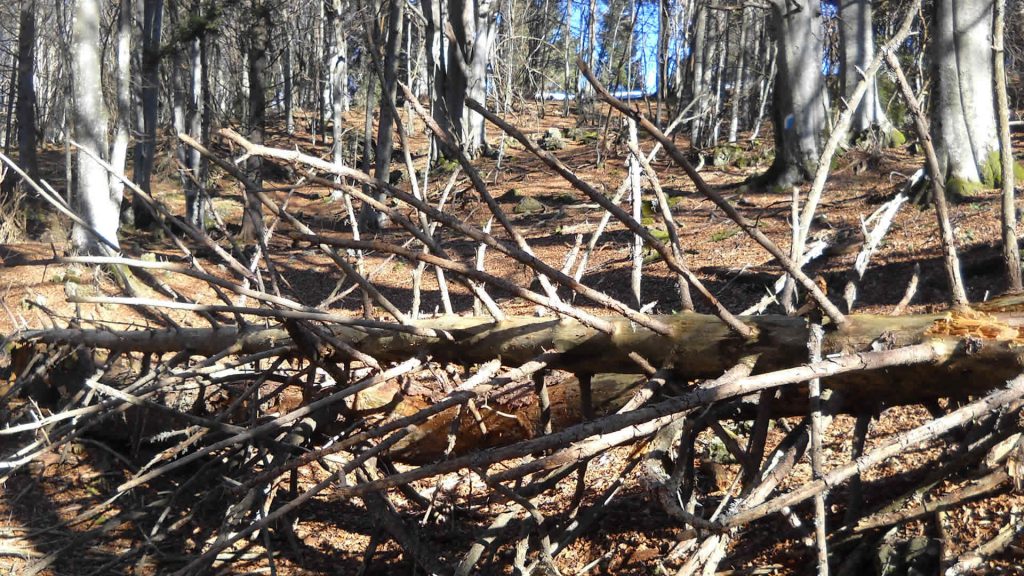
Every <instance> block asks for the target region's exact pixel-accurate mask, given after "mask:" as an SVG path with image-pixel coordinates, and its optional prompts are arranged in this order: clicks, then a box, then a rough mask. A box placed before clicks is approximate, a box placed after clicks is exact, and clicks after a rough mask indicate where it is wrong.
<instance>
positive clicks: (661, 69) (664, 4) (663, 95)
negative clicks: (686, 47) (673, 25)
mask: <svg viewBox="0 0 1024 576" xmlns="http://www.w3.org/2000/svg"><path fill="white" fill-rule="evenodd" d="M669 4H670V0H659V2H658V79H657V83H658V92H657V94H658V107H657V108H656V109H655V110H656V111H655V114H654V119H655V125H656V126H658V128H663V127H664V122H663V121H662V117H661V115H662V110H663V109H664V108H665V106H666V100H667V99H668V39H669V35H670V33H671V31H670V30H669Z"/></svg>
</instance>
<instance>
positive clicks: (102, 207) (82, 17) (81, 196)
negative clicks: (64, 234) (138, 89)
mask: <svg viewBox="0 0 1024 576" xmlns="http://www.w3.org/2000/svg"><path fill="white" fill-rule="evenodd" d="M103 10H104V7H103V2H102V0H76V2H75V17H74V20H73V24H72V28H71V45H72V54H73V66H74V71H73V74H72V83H73V93H74V98H75V103H74V115H75V140H77V142H78V144H79V145H80V146H81V147H82V149H83V150H84V151H88V152H89V153H91V154H93V155H95V156H96V157H98V158H103V157H105V156H106V154H107V111H106V108H105V107H104V104H103V87H102V75H101V70H100V65H101V54H100V20H101V17H102V14H103ZM84 151H80V152H79V154H78V158H77V160H78V162H77V166H78V168H77V182H76V184H77V186H76V190H75V206H76V208H77V211H78V215H79V216H81V218H82V219H83V220H84V221H85V223H86V224H88V225H89V226H91V227H92V229H93V231H95V233H96V234H98V235H99V236H100V237H102V238H103V240H105V243H104V242H103V241H100V240H99V239H97V238H96V236H95V235H94V234H93V232H92V231H90V230H88V229H87V228H85V227H83V226H82V225H79V224H75V228H74V233H73V235H72V242H73V244H74V247H75V250H76V251H78V252H81V253H85V254H102V253H104V252H105V251H106V246H104V244H108V245H110V246H113V247H117V246H118V243H117V228H118V224H119V215H120V212H119V209H120V205H121V198H120V197H119V196H114V195H113V194H112V192H111V190H110V186H109V185H108V182H107V171H106V169H104V168H103V166H101V165H100V164H99V163H98V162H96V161H95V160H94V159H93V158H91V157H90V156H89V154H87V153H85V152H84Z"/></svg>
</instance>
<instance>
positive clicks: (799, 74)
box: [755, 0, 825, 187]
mask: <svg viewBox="0 0 1024 576" xmlns="http://www.w3.org/2000/svg"><path fill="white" fill-rule="evenodd" d="M771 22H772V25H773V26H774V28H775V42H776V45H777V52H776V59H777V70H778V71H777V73H776V76H775V91H774V93H775V97H774V102H773V106H772V119H773V121H774V124H775V161H774V162H773V163H772V166H771V167H770V168H769V169H768V171H767V172H766V173H765V174H763V175H762V176H761V177H759V178H758V179H756V180H755V181H756V182H757V183H759V184H761V185H766V186H770V187H788V186H790V185H792V184H796V183H799V182H802V181H804V180H809V179H811V178H813V177H814V169H815V168H816V167H817V164H818V156H819V155H820V154H821V134H822V130H823V129H824V127H825V102H824V97H825V79H824V76H823V75H822V72H821V62H822V56H823V53H824V46H823V44H822V37H823V31H822V26H821V11H820V8H819V6H818V3H817V2H814V1H810V0H799V1H798V0H773V1H772V2H771Z"/></svg>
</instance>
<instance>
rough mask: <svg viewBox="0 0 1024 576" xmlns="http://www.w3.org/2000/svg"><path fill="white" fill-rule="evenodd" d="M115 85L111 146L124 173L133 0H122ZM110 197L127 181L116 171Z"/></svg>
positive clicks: (113, 157) (120, 192)
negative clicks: (114, 116)
mask: <svg viewBox="0 0 1024 576" xmlns="http://www.w3.org/2000/svg"><path fill="white" fill-rule="evenodd" d="M114 65H115V66H116V71H115V74H114V80H115V82H114V89H115V95H116V99H117V116H116V120H115V122H114V141H113V142H112V143H111V146H110V165H111V166H112V167H113V168H114V170H116V171H118V172H120V173H122V174H124V172H125V162H126V161H127V159H128V137H129V132H130V131H131V107H132V101H131V97H132V86H131V84H132V72H131V68H132V3H131V0H120V3H119V6H118V12H117V39H116V56H115V59H114ZM108 180H109V186H110V194H111V197H114V196H116V197H117V198H118V199H119V201H118V203H119V204H120V199H121V198H123V196H124V182H122V181H121V179H120V178H118V177H117V176H115V175H114V174H110V175H108ZM119 210H120V208H119Z"/></svg>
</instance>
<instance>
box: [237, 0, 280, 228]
mask: <svg viewBox="0 0 1024 576" xmlns="http://www.w3.org/2000/svg"><path fill="white" fill-rule="evenodd" d="M250 6H251V9H252V13H251V14H250V18H251V20H250V23H249V38H248V50H247V52H248V55H249V67H248V74H247V78H248V79H249V118H248V120H249V121H248V125H249V140H250V141H252V142H259V143H261V144H262V143H263V134H264V133H265V132H266V129H267V95H266V87H265V84H264V82H265V81H266V75H267V71H268V62H267V45H268V43H269V34H270V27H271V25H272V22H271V17H270V7H269V6H267V5H266V4H265V3H264V2H263V0H252V3H251V5H250ZM246 168H247V169H248V171H249V173H250V178H251V179H252V181H253V183H254V184H255V185H256V188H261V187H262V186H263V159H262V158H260V157H258V156H253V157H251V158H249V160H248V162H247V163H246ZM263 233H264V225H263V205H262V203H261V202H260V199H259V197H258V196H256V195H255V194H253V193H251V192H249V191H246V195H245V214H244V215H243V217H242V231H241V233H240V235H239V236H240V239H241V240H242V241H243V242H255V241H256V240H257V239H258V238H261V237H262V235H263Z"/></svg>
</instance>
